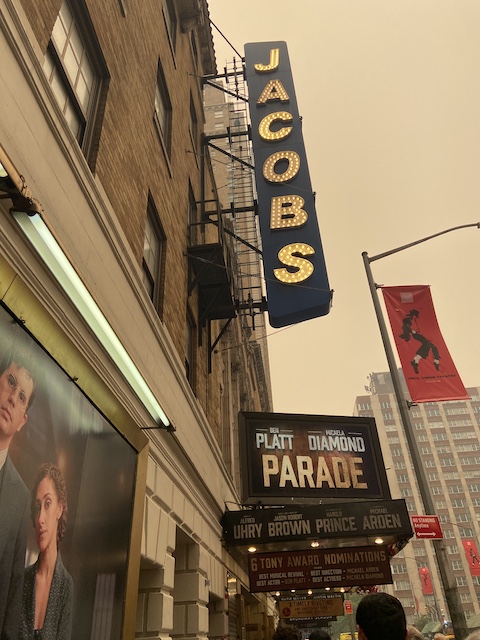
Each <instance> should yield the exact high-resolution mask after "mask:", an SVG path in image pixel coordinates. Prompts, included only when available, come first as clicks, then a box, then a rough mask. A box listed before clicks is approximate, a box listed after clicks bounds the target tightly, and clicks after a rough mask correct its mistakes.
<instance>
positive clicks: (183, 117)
mask: <svg viewBox="0 0 480 640" xmlns="http://www.w3.org/2000/svg"><path fill="white" fill-rule="evenodd" d="M0 51H1V56H2V65H1V68H0V145H1V147H0V152H1V160H0V162H1V163H2V167H3V171H2V172H1V175H0V195H1V196H2V198H1V199H0V214H1V224H0V230H1V232H0V290H1V295H2V305H3V307H4V309H5V310H7V311H8V313H11V314H12V317H14V318H15V319H16V320H17V321H20V322H21V325H22V326H23V327H24V328H26V329H27V331H28V332H29V333H30V334H31V335H32V336H33V338H34V339H35V340H36V341H38V343H39V344H40V345H41V346H42V347H43V348H44V349H45V351H46V352H47V353H48V354H50V355H51V356H52V357H53V358H54V359H55V360H56V362H58V363H59V365H60V366H61V367H62V368H63V370H64V371H65V372H66V373H67V374H68V375H69V376H70V377H71V379H72V380H73V381H74V382H75V384H76V385H78V387H79V388H80V389H81V390H82V392H83V393H85V395H86V396H87V397H88V398H89V399H90V400H91V402H92V403H93V404H94V405H95V406H96V407H98V409H99V410H100V411H101V413H102V415H103V416H105V417H106V418H107V419H108V421H109V422H110V423H111V424H112V425H113V427H114V428H115V429H116V430H117V431H118V432H119V433H120V434H121V435H122V437H123V438H124V439H125V440H126V441H128V442H129V444H130V445H131V446H132V447H133V449H134V450H135V451H136V453H137V470H136V484H135V501H134V504H133V506H132V513H133V515H132V532H131V536H130V546H129V549H128V558H129V559H128V572H127V579H126V589H125V595H124V600H123V602H122V603H121V610H122V623H121V629H115V628H113V627H109V626H108V617H109V611H110V609H109V607H110V605H111V606H112V607H113V606H114V605H113V604H112V602H113V603H116V601H115V594H113V595H112V596H111V598H112V599H111V601H110V600H109V596H107V595H105V601H104V602H103V603H102V602H100V603H99V604H98V607H99V609H102V612H103V613H102V615H103V619H104V623H103V624H104V627H102V629H103V631H98V630H97V631H95V629H93V627H92V630H91V634H90V636H89V637H91V638H100V637H101V638H102V639H103V638H107V637H111V638H116V637H121V638H133V637H137V638H146V637H148V638H157V637H158V638H160V637H161V638H167V637H172V638H178V639H183V638H201V637H207V636H208V637H209V638H212V639H213V638H219V639H220V638H222V639H223V638H225V637H242V638H251V639H252V640H257V639H258V640H260V639H261V638H264V637H269V634H270V632H271V629H272V627H273V608H272V603H271V602H270V600H269V599H268V598H267V597H265V596H263V595H262V596H261V597H259V598H257V597H253V596H252V595H251V594H248V592H247V589H246V585H247V584H248V581H247V575H246V565H245V562H244V559H242V558H241V557H235V558H234V557H233V556H232V555H231V554H230V553H229V552H228V550H226V549H225V548H224V547H223V546H222V542H221V537H222V530H221V525H220V520H221V516H222V513H223V512H224V510H225V509H226V508H227V506H226V505H228V504H233V503H237V504H238V503H239V502H240V500H241V498H240V489H239V488H240V473H241V469H240V462H239V460H238V443H237V427H236V424H237V413H238V411H239V410H242V409H244V410H249V411H259V410H269V409H270V410H271V407H270V406H269V405H270V401H271V400H270V399H271V392H270V389H269V375H268V363H267V352H266V347H265V344H263V343H262V344H261V346H260V347H258V344H257V342H256V340H257V336H256V335H255V333H254V332H253V333H251V334H249V336H248V341H247V343H241V344H239V342H238V341H239V340H241V341H242V340H243V339H244V337H245V333H244V332H243V331H242V329H241V326H240V325H241V323H242V312H241V311H239V309H238V304H237V302H238V297H237V295H236V290H235V282H234V278H233V277H232V276H233V270H234V268H235V256H234V255H233V253H234V252H233V249H232V243H231V241H230V239H229V236H228V234H226V233H224V224H225V223H224V218H223V216H222V215H221V214H220V213H219V211H220V208H221V207H220V205H219V201H218V197H217V190H216V186H215V180H214V174H213V171H212V167H211V162H210V159H209V157H208V152H207V150H206V147H205V146H204V143H203V127H204V120H205V118H204V107H203V86H202V76H204V75H212V74H214V73H215V68H216V67H215V57H214V50H213V43H212V35H211V31H210V24H209V19H208V6H207V3H206V1H205V0H161V1H159V0H155V1H154V0H142V2H134V1H133V0H102V2H96V1H95V0H45V1H43V2H37V1H36V0H0ZM12 181H13V186H12ZM22 185H26V186H27V187H28V189H29V191H25V190H24V189H23V188H22ZM12 204H14V205H15V206H17V208H18V209H19V210H20V212H21V214H22V213H23V214H25V212H26V211H27V213H36V212H40V213H41V218H42V220H43V223H45V225H46V226H47V227H48V229H49V230H50V231H51V233H52V234H53V236H54V237H55V239H56V240H57V242H58V245H59V247H60V248H61V250H62V252H63V254H64V256H66V257H67V259H68V261H69V263H70V264H71V266H73V268H74V270H75V271H76V273H77V275H78V276H80V279H81V280H82V282H83V284H84V285H85V287H86V289H87V290H88V292H89V294H90V295H91V296H92V298H93V300H94V301H95V303H96V305H97V307H98V309H99V310H100V312H101V314H103V318H104V319H105V320H106V321H107V322H108V325H109V327H110V329H112V330H113V332H114V334H115V335H116V337H117V338H118V340H119V342H120V343H121V346H122V347H123V348H124V350H125V351H126V353H127V354H128V356H129V357H130V359H131V361H132V362H133V364H134V366H135V368H136V370H137V373H139V374H140V377H141V378H142V379H143V383H146V385H147V387H148V388H149V389H150V390H151V392H152V394H153V396H154V398H155V400H156V401H157V402H158V403H159V405H160V406H161V408H162V409H163V411H164V412H165V414H166V416H168V420H169V421H170V425H162V424H159V423H157V425H155V424H153V425H152V415H151V413H149V411H148V408H147V406H146V405H145V403H144V402H143V401H142V399H141V397H140V396H139V394H138V393H137V392H136V391H135V390H134V388H133V387H132V385H131V384H129V382H128V381H127V378H126V377H125V375H124V373H123V372H122V370H121V369H120V368H119V366H118V365H117V364H116V363H115V361H114V360H113V358H112V354H111V353H109V351H108V349H107V348H106V347H105V344H104V343H102V340H101V339H100V337H99V335H98V334H96V332H95V330H94V329H93V328H92V325H90V324H89V322H88V321H87V320H86V319H85V317H83V316H81V314H80V312H79V308H78V306H77V305H76V304H75V303H74V302H72V301H71V299H70V298H69V297H68V295H67V293H66V289H65V286H64V285H63V284H62V283H61V282H60V281H59V280H58V278H56V277H54V276H53V275H52V273H51V272H50V271H49V269H48V268H47V265H46V262H45V260H44V259H43V258H42V257H41V255H40V254H39V252H38V250H37V248H36V246H35V245H34V244H32V242H30V241H29V240H27V239H26V237H25V236H24V235H23V233H22V231H21V229H20V228H19V225H18V224H17V222H16V219H14V218H13V216H12V215H11V211H10V209H11V207H12ZM219 274H220V275H219ZM212 291H213V293H212ZM263 341H264V337H263ZM255 347H258V348H255ZM265 384H267V388H266V387H265ZM265 391H266V393H265ZM165 426H168V428H163V427H165ZM145 427H147V428H145ZM152 427H158V428H152ZM58 463H59V464H60V462H58ZM98 535H99V536H101V531H99V534H98ZM117 605H118V603H116V604H115V606H117ZM102 607H103V608H102ZM105 620H106V622H105ZM105 629H109V631H108V633H107V631H105ZM72 637H74V638H75V637H77V636H76V635H75V617H74V632H73V635H72ZM78 637H80V636H78ZM81 637H85V636H84V635H83V636H81Z"/></svg>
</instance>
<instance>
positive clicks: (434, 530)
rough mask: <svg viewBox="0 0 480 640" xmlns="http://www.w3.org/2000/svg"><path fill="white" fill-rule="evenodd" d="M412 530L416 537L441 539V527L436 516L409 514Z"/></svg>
mask: <svg viewBox="0 0 480 640" xmlns="http://www.w3.org/2000/svg"><path fill="white" fill-rule="evenodd" d="M411 519H412V525H413V530H414V531H415V536H416V537H417V538H430V539H431V540H434V539H441V538H443V533H442V529H441V527H440V522H439V521H438V516H411Z"/></svg>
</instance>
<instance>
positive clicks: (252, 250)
mask: <svg viewBox="0 0 480 640" xmlns="http://www.w3.org/2000/svg"><path fill="white" fill-rule="evenodd" d="M204 90H205V109H206V114H207V128H206V131H207V133H206V134H205V135H204V136H203V151H202V159H201V162H202V166H201V171H202V184H203V189H204V190H205V177H206V171H207V166H206V165H207V163H212V164H213V166H214V167H215V182H216V183H217V188H216V193H215V197H214V198H213V199H209V198H208V197H207V194H206V193H205V191H204V192H203V193H202V195H201V200H200V202H198V203H196V204H197V205H198V207H199V220H198V221H195V215H192V216H191V217H192V221H191V224H190V245H189V248H188V255H189V258H190V264H191V274H192V278H191V281H190V292H191V291H193V289H194V288H195V287H198V295H199V305H200V322H201V323H202V324H205V323H208V326H209V327H210V322H211V321H212V320H226V322H225V323H224V324H223V326H222V327H221V329H220V331H219V335H218V336H217V337H212V339H211V341H210V350H211V352H212V351H213V349H214V348H215V346H216V345H217V344H218V341H219V340H220V339H221V337H222V335H223V334H224V332H225V331H226V329H227V328H228V326H229V324H230V322H231V320H232V319H233V318H235V317H237V316H239V317H240V319H241V332H242V342H243V343H245V344H250V348H251V357H252V360H253V363H254V367H255V372H256V377H257V381H258V383H259V385H260V387H265V389H266V388H267V387H268V385H269V381H268V380H267V379H266V375H268V374H266V372H265V361H266V353H265V352H264V349H265V348H266V347H265V346H264V345H265V342H266V341H265V336H266V326H265V317H264V312H265V310H266V300H265V295H264V290H263V284H262V263H261V253H262V252H261V244H260V234H259V228H258V217H257V202H256V197H255V181H254V173H253V164H252V150H251V138H250V127H249V115H248V106H247V97H246V85H245V82H244V78H243V66H242V62H241V61H240V60H238V59H237V60H233V61H232V62H231V63H229V64H228V66H227V67H226V68H225V69H224V72H223V74H220V75H216V76H208V77H205V78H204ZM208 114H210V116H212V117H210V118H209V117H208Z"/></svg>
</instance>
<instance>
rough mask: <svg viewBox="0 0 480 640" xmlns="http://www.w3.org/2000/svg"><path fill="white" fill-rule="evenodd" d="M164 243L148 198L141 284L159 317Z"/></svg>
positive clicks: (156, 217) (161, 296)
mask: <svg viewBox="0 0 480 640" xmlns="http://www.w3.org/2000/svg"><path fill="white" fill-rule="evenodd" d="M165 243H166V240H165V235H164V233H163V231H162V227H161V224H160V220H159V217H158V213H157V210H156V208H155V205H154V204H153V201H152V199H151V198H149V200H148V209H147V221H146V224H145V237H144V242H143V260H142V273H143V284H144V285H145V289H146V290H147V292H148V295H149V296H150V299H151V300H152V302H153V304H154V306H155V308H156V309H157V312H158V314H159V315H160V317H161V315H162V314H161V312H162V303H163V284H164V271H165V269H164V260H165Z"/></svg>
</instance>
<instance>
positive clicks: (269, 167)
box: [263, 151, 300, 182]
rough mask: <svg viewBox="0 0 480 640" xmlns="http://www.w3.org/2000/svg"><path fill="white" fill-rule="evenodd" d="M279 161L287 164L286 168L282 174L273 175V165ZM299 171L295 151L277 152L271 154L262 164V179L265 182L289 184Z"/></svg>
mask: <svg viewBox="0 0 480 640" xmlns="http://www.w3.org/2000/svg"><path fill="white" fill-rule="evenodd" d="M281 160H286V161H287V162H288V167H287V168H286V170H285V171H284V172H283V173H275V165H276V164H277V163H278V162H280V161H281ZM299 169H300V156H299V155H298V153H295V151H277V153H272V155H271V156H269V157H268V158H267V159H266V160H265V162H264V164H263V177H264V178H265V180H267V182H289V181H290V180H293V178H294V177H295V176H296V175H297V173H298V170H299Z"/></svg>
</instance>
